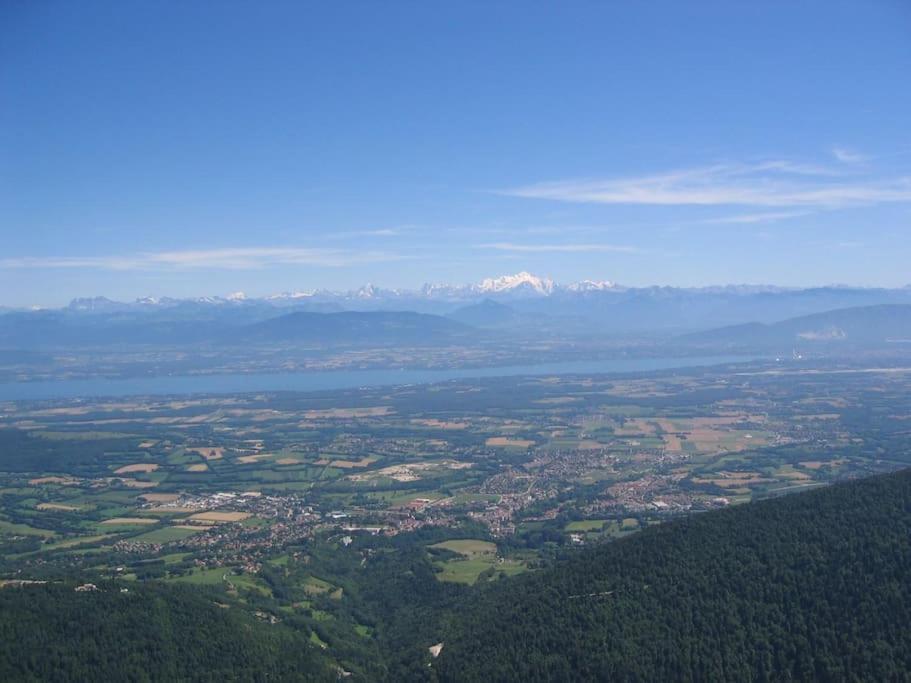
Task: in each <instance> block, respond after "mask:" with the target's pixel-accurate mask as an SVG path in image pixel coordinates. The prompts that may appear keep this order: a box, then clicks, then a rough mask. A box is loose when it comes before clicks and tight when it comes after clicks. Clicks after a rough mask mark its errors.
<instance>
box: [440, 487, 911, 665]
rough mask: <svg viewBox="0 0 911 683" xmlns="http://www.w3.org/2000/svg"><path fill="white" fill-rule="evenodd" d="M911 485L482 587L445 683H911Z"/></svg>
mask: <svg viewBox="0 0 911 683" xmlns="http://www.w3.org/2000/svg"><path fill="white" fill-rule="evenodd" d="M909 533H911V472H909V471H903V472H900V473H897V474H894V475H887V476H881V477H875V478H871V479H868V480H864V481H858V482H853V483H847V484H841V485H836V486H833V487H831V488H829V489H825V490H817V491H814V492H810V493H804V494H800V495H794V496H788V497H783V498H778V499H773V500H767V501H763V502H758V503H753V504H749V505H744V506H739V507H737V508H732V509H727V510H724V511H720V512H713V513H707V514H704V515H699V516H695V517H690V518H687V519H682V520H680V521H676V522H672V523H669V524H666V525H662V526H660V527H653V528H650V529H648V530H646V531H644V532H642V533H641V534H638V535H636V536H634V537H631V538H628V539H625V540H621V541H617V542H615V543H611V544H608V545H604V546H601V547H598V548H595V549H592V550H589V551H585V552H583V553H580V554H579V555H577V556H575V557H573V558H571V559H569V560H568V561H565V562H562V563H560V564H558V565H556V566H554V567H552V568H551V569H548V570H546V571H543V572H538V573H532V574H527V575H525V576H522V577H519V578H517V579H514V580H510V581H502V582H494V583H490V584H486V585H483V586H481V587H480V588H479V590H478V591H476V592H475V593H474V594H473V595H472V597H471V598H470V600H469V601H468V602H467V603H466V604H464V605H463V606H461V607H460V608H459V609H458V610H456V611H454V612H453V614H452V615H451V617H450V621H449V623H448V625H447V628H446V635H445V646H444V648H443V651H442V654H441V655H440V657H439V658H438V659H437V660H435V661H434V663H433V668H434V670H435V672H436V674H437V676H438V677H439V678H440V679H441V680H444V681H475V680H485V681H506V680H511V681H516V680H522V681H531V680H548V681H570V680H574V681H577V680H623V681H631V680H651V681H654V680H677V681H700V680H701V681H707V680H755V681H767V680H810V679H813V680H833V681H834V680H871V681H888V680H907V676H908V672H909V671H911V626H909V624H911V535H909Z"/></svg>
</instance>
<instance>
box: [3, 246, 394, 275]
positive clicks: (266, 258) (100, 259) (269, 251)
mask: <svg viewBox="0 0 911 683" xmlns="http://www.w3.org/2000/svg"><path fill="white" fill-rule="evenodd" d="M402 258H404V257H403V256H401V255H399V254H395V253H390V252H384V251H349V250H343V249H308V248H303V247H232V248H224V249H189V250H181V251H158V252H141V253H136V254H125V255H102V256H22V257H8V258H3V259H0V268H7V269H11V268H47V269H55V268H85V269H95V270H168V269H174V270H193V269H197V270H199V269H211V270H256V269H260V268H268V267H272V266H281V265H310V266H325V267H344V266H351V265H357V264H362V263H376V262H380V261H395V260H400V259H402Z"/></svg>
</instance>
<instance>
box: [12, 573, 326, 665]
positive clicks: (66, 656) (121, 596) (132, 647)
mask: <svg viewBox="0 0 911 683" xmlns="http://www.w3.org/2000/svg"><path fill="white" fill-rule="evenodd" d="M121 586H122V584H115V583H106V584H99V586H98V590H96V591H87V592H77V591H76V590H75V585H74V584H71V583H59V584H47V585H31V586H23V587H19V588H4V589H2V590H0V680H4V681H39V680H40V681H100V680H110V681H180V680H193V681H251V680H287V681H297V680H300V681H320V680H330V681H331V680H335V679H336V678H337V672H336V671H333V670H332V669H331V667H330V666H328V665H327V664H326V663H325V662H324V661H323V659H322V657H321V655H320V654H319V653H318V652H317V648H316V647H315V646H313V645H311V644H309V643H308V642H307V641H306V640H305V639H302V638H301V637H300V634H299V633H296V632H294V631H292V630H290V629H287V628H285V627H283V626H282V625H281V624H269V623H265V622H262V621H260V620H259V619H257V618H255V617H253V616H252V615H249V614H248V613H247V612H245V611H243V610H239V609H236V608H233V607H230V608H229V607H228V606H227V605H224V606H220V605H219V604H218V603H217V602H216V598H215V597H214V596H212V595H208V594H207V592H206V590H204V589H200V588H199V587H194V588H192V589H191V588H188V587H183V586H173V585H166V584H160V583H155V582H151V583H145V584H134V585H131V586H130V587H129V588H128V589H127V592H121V590H122V588H121Z"/></svg>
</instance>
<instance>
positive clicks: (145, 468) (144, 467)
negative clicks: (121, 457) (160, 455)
mask: <svg viewBox="0 0 911 683" xmlns="http://www.w3.org/2000/svg"><path fill="white" fill-rule="evenodd" d="M157 469H158V465H156V464H155V463H151V462H140V463H136V464H135V465H124V466H123V467H121V468H120V469H118V470H114V474H130V473H131V472H154V471H155V470H157Z"/></svg>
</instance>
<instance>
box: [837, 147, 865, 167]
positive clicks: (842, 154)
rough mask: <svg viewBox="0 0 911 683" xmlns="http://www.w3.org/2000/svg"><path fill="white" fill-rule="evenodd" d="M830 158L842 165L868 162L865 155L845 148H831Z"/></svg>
mask: <svg viewBox="0 0 911 683" xmlns="http://www.w3.org/2000/svg"><path fill="white" fill-rule="evenodd" d="M832 156H833V157H835V158H836V159H838V160H839V161H840V162H842V163H843V164H860V163H863V162H864V161H868V160H869V157H867V156H866V155H865V154H860V153H859V152H855V151H854V150H851V149H847V148H845V147H833V148H832Z"/></svg>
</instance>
